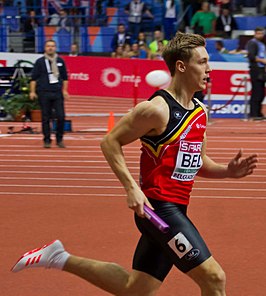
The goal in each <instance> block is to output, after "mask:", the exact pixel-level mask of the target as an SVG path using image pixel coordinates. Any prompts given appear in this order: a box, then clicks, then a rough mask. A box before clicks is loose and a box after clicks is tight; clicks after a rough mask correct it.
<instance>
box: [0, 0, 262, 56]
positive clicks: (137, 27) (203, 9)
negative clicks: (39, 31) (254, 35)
mask: <svg viewBox="0 0 266 296" xmlns="http://www.w3.org/2000/svg"><path fill="white" fill-rule="evenodd" d="M0 2H2V7H4V6H5V5H6V6H8V5H10V6H11V5H13V4H14V1H11V0H10V1H3V0H1V1H0ZM17 2H18V3H17V7H18V9H19V14H20V16H21V18H20V30H21V31H22V32H24V33H25V39H26V40H29V41H30V40H34V38H35V35H34V34H35V28H36V27H38V26H43V25H45V26H57V27H58V29H62V28H63V29H65V30H69V31H70V30H71V33H73V34H74V40H75V42H78V38H77V36H79V30H80V27H81V26H82V25H84V26H89V25H99V26H106V25H108V14H107V7H112V6H113V7H117V8H119V15H118V16H117V17H118V20H120V19H123V20H124V22H123V23H121V24H119V25H118V27H117V34H116V36H114V40H113V41H112V44H111V48H112V52H113V53H112V56H118V57H120V56H121V50H122V48H121V47H120V46H121V45H122V46H123V47H128V46H126V45H127V44H130V46H131V47H132V46H133V47H134V51H135V52H139V54H137V56H140V57H147V58H156V56H157V54H156V52H155V51H154V50H152V51H150V50H149V44H148V45H147V33H150V32H152V31H157V29H158V30H159V31H161V32H162V33H163V36H164V37H162V36H161V37H160V39H157V38H155V39H156V41H155V40H149V43H150V42H151V41H152V42H156V48H157V46H158V44H157V43H158V41H160V42H161V40H163V45H166V41H167V40H170V39H171V38H172V37H173V36H174V35H175V33H176V32H177V31H178V30H179V31H183V32H184V31H188V30H189V31H190V32H194V33H198V34H200V35H202V36H204V37H205V38H208V37H221V38H231V35H232V31H233V30H236V29H238V28H237V23H236V21H235V18H234V16H233V13H234V12H236V11H239V10H240V8H241V7H242V6H244V5H252V3H251V2H254V1H240V0H231V1H230V0H210V1H206V0H203V1H202V0H197V1H186V0H157V1H154V2H156V3H157V6H158V3H159V5H161V6H160V7H161V11H160V17H159V18H161V19H160V20H159V21H158V13H157V14H156V15H155V8H154V7H153V6H152V5H151V1H149V2H148V1H145V0H131V1H129V2H123V1H107V0H93V1H87V2H88V7H84V6H83V7H82V6H79V5H80V4H79V5H78V4H77V5H74V2H75V4H76V2H77V3H79V2H80V1H72V2H73V3H72V4H73V5H72V6H66V7H63V6H62V7H61V9H57V10H55V9H52V10H49V9H45V8H43V7H34V3H35V2H34V1H30V0H25V1H17ZM70 2H71V1H70ZM70 2H69V3H70ZM249 2H250V3H249ZM264 2H265V1H264V0H261V1H256V3H257V6H258V8H257V10H258V11H259V12H261V14H263V12H264V6H263V5H264V4H263V3H264ZM48 3H49V1H48ZM147 3H149V5H148V4H147ZM22 4H23V5H22ZM27 8H29V10H28V13H26V11H27ZM48 8H49V6H48ZM0 14H1V13H0ZM2 14H3V12H2ZM121 14H123V16H121ZM155 18H156V20H155ZM118 20H117V21H118ZM144 20H148V21H149V22H150V23H151V24H153V25H152V26H150V28H149V29H150V31H149V32H148V31H147V27H145V26H143V23H144V22H143V21H144ZM120 30H122V31H120ZM124 32H125V33H126V39H127V40H123V39H121V38H120V36H122V33H124ZM142 34H144V35H146V37H145V38H146V41H144V43H143V44H142V43H141V42H140V40H139V36H140V35H142ZM154 34H155V33H154ZM150 36H151V34H149V38H150ZM117 37H118V38H120V39H118V40H115V38H117ZM123 38H124V37H123ZM140 43H141V44H140ZM136 44H138V45H136ZM160 46H161V45H160ZM117 47H119V48H117ZM128 51H129V52H130V51H132V49H130V50H128V49H127V48H126V49H125V48H123V52H125V54H124V55H125V56H128V55H127V52H128ZM152 54H153V55H152ZM154 54H155V55H154ZM131 56H133V57H136V53H133V54H132V55H130V57H131Z"/></svg>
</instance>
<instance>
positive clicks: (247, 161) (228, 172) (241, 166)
mask: <svg viewBox="0 0 266 296" xmlns="http://www.w3.org/2000/svg"><path fill="white" fill-rule="evenodd" d="M242 156H243V152H242V150H239V152H238V153H237V154H236V156H235V157H234V158H233V159H232V160H231V161H230V162H229V163H228V164H227V165H223V164H219V163H216V162H215V161H213V160H212V159H211V158H210V157H209V156H208V155H207V154H206V135H205V137H204V141H203V147H202V156H201V157H202V162H203V164H202V167H201V169H200V170H199V172H198V176H200V177H205V178H242V177H245V176H247V175H251V174H252V173H253V170H254V169H255V168H256V163H257V162H258V159H257V155H256V154H252V155H250V156H248V157H246V158H243V157H242Z"/></svg>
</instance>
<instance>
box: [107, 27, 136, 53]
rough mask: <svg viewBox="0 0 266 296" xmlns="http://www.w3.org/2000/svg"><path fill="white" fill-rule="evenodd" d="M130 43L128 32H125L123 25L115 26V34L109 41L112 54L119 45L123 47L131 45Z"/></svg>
mask: <svg viewBox="0 0 266 296" xmlns="http://www.w3.org/2000/svg"><path fill="white" fill-rule="evenodd" d="M131 43H132V41H131V36H130V34H129V33H128V32H126V27H125V25H124V24H119V25H118V26H117V33H115V35H114V36H113V39H112V41H111V48H112V50H113V52H115V50H116V48H117V47H118V46H119V45H122V46H123V45H125V44H129V45H131Z"/></svg>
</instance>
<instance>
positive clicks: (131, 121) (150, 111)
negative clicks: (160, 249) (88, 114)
mask: <svg viewBox="0 0 266 296" xmlns="http://www.w3.org/2000/svg"><path fill="white" fill-rule="evenodd" d="M161 100H162V99H161ZM165 105H166V104H164V103H163V102H162V101H160V99H158V100H156V99H154V100H152V101H146V102H142V103H140V104H138V105H137V106H136V107H135V108H134V109H133V111H131V112H130V113H128V114H127V115H125V116H124V117H123V118H122V119H121V120H120V121H119V122H118V123H117V124H116V125H115V127H114V128H113V129H112V131H111V132H110V133H109V134H107V135H106V136H105V137H104V138H103V140H102V142H101V149H102V151H103V154H104V156H105V158H106V160H107V162H108V163H109V165H110V167H111V168H112V170H113V171H114V173H115V174H116V176H117V178H118V179H119V180H120V182H121V183H122V185H123V186H124V188H125V190H126V193H127V203H128V207H129V208H131V209H133V210H134V211H135V212H136V213H137V214H138V215H139V216H142V217H144V212H143V204H144V203H145V204H148V205H149V206H150V207H151V208H152V206H151V205H150V204H149V202H148V200H147V198H146V197H145V195H144V194H143V193H142V191H141V190H140V188H139V186H138V185H137V183H136V181H135V180H134V178H133V177H132V175H131V174H130V172H129V170H128V168H127V165H126V162H125V158H124V154H123V150H122V146H124V145H126V144H129V143H131V142H134V141H135V140H137V139H139V138H140V137H142V136H144V135H147V134H150V133H156V131H157V130H160V129H161V128H162V126H164V125H166V124H165V122H166V121H167V120H168V119H167V118H166V115H165V114H167V112H165ZM167 108H168V107H167Z"/></svg>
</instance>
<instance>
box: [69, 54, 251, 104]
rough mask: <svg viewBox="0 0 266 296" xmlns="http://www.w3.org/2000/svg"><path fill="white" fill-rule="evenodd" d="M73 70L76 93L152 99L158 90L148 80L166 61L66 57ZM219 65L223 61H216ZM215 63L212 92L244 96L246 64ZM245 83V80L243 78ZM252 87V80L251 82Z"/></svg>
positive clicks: (72, 86) (71, 80)
mask: <svg viewBox="0 0 266 296" xmlns="http://www.w3.org/2000/svg"><path fill="white" fill-rule="evenodd" d="M64 59H65V61H66V64H67V68H68V72H69V91H70V94H72V95H82V96H99V97H121V98H134V97H137V98H148V97H149V96H150V95H151V94H152V93H153V92H154V90H155V88H154V87H151V86H149V85H148V84H147V83H146V81H145V77H146V75H147V74H148V73H149V72H151V71H153V70H166V71H167V72H169V71H168V69H167V66H166V64H165V63H164V61H153V60H152V61H151V60H141V59H115V58H102V57H69V56H66V57H64ZM216 64H219V63H216ZM216 64H215V63H213V64H212V63H211V67H212V69H213V71H212V72H211V80H212V94H219V95H231V94H233V93H234V92H236V91H237V90H238V93H239V95H243V93H244V86H241V87H240V88H239V85H240V83H241V81H242V80H243V78H244V77H245V76H246V77H249V75H248V70H246V69H245V68H246V65H245V64H244V65H243V64H242V65H243V66H240V67H236V66H235V67H234V66H231V65H230V66H231V67H230V70H228V63H226V64H227V66H225V67H224V69H223V67H221V66H220V65H219V68H218V67H216V69H215V66H216ZM242 82H243V81H242ZM247 88H248V90H250V83H249V82H248V87H247Z"/></svg>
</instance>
